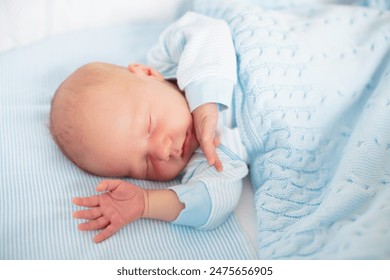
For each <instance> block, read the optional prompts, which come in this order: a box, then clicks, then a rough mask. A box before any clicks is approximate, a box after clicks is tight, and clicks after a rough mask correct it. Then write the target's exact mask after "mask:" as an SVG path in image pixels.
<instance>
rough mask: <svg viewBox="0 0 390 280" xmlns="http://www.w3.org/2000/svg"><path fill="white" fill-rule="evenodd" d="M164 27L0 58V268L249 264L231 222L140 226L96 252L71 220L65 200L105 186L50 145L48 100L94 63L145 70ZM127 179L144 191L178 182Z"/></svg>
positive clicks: (93, 35)
mask: <svg viewBox="0 0 390 280" xmlns="http://www.w3.org/2000/svg"><path fill="white" fill-rule="evenodd" d="M162 27H163V26H162V25H161V24H158V25H157V24H155V25H154V24H143V25H135V26H130V25H122V26H114V27H109V28H97V29H92V30H85V31H82V32H77V33H73V34H69V35H63V36H59V37H55V38H51V39H48V40H45V41H42V42H40V43H37V44H34V45H30V46H27V47H23V48H20V49H17V50H13V51H10V52H6V53H3V54H0V174H1V175H0V259H251V258H255V254H254V252H253V249H252V248H251V245H250V242H249V241H247V239H246V237H245V236H244V233H243V230H242V229H241V227H240V226H239V223H238V221H237V220H236V217H235V216H234V215H231V216H230V217H229V218H228V220H227V221H226V222H225V223H223V224H222V225H221V226H219V227H218V228H216V229H214V230H211V231H199V230H196V229H193V228H192V227H186V226H177V225H173V224H171V223H164V222H160V221H155V220H140V221H137V222H135V223H132V224H130V225H128V226H126V227H125V228H123V229H122V230H121V231H119V232H118V233H117V234H115V235H114V236H113V237H111V238H109V239H108V240H106V241H104V242H103V243H101V244H95V243H94V242H93V241H92V237H93V236H94V235H95V234H96V232H80V231H78V229H77V225H78V223H79V222H80V221H78V220H76V219H74V218H72V212H73V211H75V210H78V209H79V208H78V207H76V206H74V205H73V204H72V203H71V199H72V198H73V197H75V196H90V195H94V194H96V191H95V186H96V185H97V183H98V182H99V181H100V180H102V179H103V178H101V177H96V176H92V175H89V174H87V173H85V172H83V171H81V170H80V169H78V168H77V167H76V166H75V165H74V164H72V163H71V162H70V161H69V160H67V159H66V157H65V156H63V154H62V153H61V152H60V150H59V149H58V147H57V146H56V145H55V143H54V142H53V141H52V139H51V136H50V133H49V129H48V120H49V111H50V102H51V98H52V96H53V94H54V91H55V89H56V88H57V87H58V85H59V84H60V83H61V82H62V81H63V80H64V79H65V78H66V77H67V76H68V75H69V74H70V73H72V72H73V71H74V70H75V69H77V68H78V67H79V66H81V65H83V64H85V63H88V62H91V61H104V62H108V63H114V64H118V65H123V66H125V67H126V66H127V64H128V63H130V62H141V63H145V60H146V52H147V50H148V49H149V48H150V47H151V46H152V45H154V44H155V43H156V42H157V39H158V35H159V34H160V33H161V32H162ZM127 180H129V181H131V182H133V183H136V184H139V185H140V186H142V187H145V188H167V187H169V186H171V185H172V184H177V183H179V182H178V181H174V182H164V183H159V182H147V181H136V180H132V179H127Z"/></svg>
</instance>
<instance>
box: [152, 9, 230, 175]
mask: <svg viewBox="0 0 390 280" xmlns="http://www.w3.org/2000/svg"><path fill="white" fill-rule="evenodd" d="M148 59H149V63H150V64H151V66H152V67H153V68H155V69H156V70H158V71H159V72H161V73H162V75H163V76H164V77H165V78H166V79H171V78H176V79H177V83H178V86H179V88H180V89H181V90H182V91H184V92H185V96H186V99H187V102H188V104H189V107H190V110H191V112H192V114H193V116H194V124H195V131H196V136H197V139H198V141H199V143H200V146H201V149H202V150H203V152H204V153H205V155H206V158H207V160H208V162H209V164H211V165H214V166H215V167H216V168H217V170H218V171H222V164H221V161H220V159H219V158H218V155H217V153H216V150H215V147H216V146H218V144H219V140H218V135H216V127H217V121H218V110H217V104H220V105H222V106H224V107H226V106H228V104H230V102H231V99H232V93H233V87H234V84H235V83H236V80H237V70H236V68H237V66H236V56H235V50H234V46H233V40H232V37H231V32H230V29H229V26H228V25H227V23H226V22H224V21H222V20H218V19H215V18H210V17H206V16H203V15H200V14H196V13H193V12H189V13H186V14H185V15H184V16H183V17H181V18H180V19H179V20H177V21H176V22H175V23H173V24H172V25H170V26H169V27H168V28H167V29H166V30H165V31H164V32H163V34H162V35H161V37H160V41H159V44H157V45H156V46H155V47H154V48H153V49H152V50H151V51H150V52H149V54H148Z"/></svg>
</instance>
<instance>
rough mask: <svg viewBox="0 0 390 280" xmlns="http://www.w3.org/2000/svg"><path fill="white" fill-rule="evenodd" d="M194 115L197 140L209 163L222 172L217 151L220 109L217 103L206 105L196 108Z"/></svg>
mask: <svg viewBox="0 0 390 280" xmlns="http://www.w3.org/2000/svg"><path fill="white" fill-rule="evenodd" d="M192 115H193V116H194V125H195V133H196V138H197V139H198V141H199V144H200V147H201V149H202V151H203V152H204V154H205V156H206V158H207V161H208V163H209V164H210V165H214V167H215V168H216V169H217V170H218V171H222V163H221V161H220V159H219V157H218V155H217V152H216V151H215V148H216V147H218V145H219V138H218V135H217V134H216V129H217V123H218V108H217V105H216V104H215V103H206V104H203V105H201V106H199V107H198V108H196V109H195V110H194V111H193V112H192Z"/></svg>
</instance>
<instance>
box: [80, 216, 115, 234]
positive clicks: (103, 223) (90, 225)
mask: <svg viewBox="0 0 390 280" xmlns="http://www.w3.org/2000/svg"><path fill="white" fill-rule="evenodd" d="M109 224H110V221H107V220H106V219H105V218H104V217H100V218H98V219H96V220H92V221H89V222H86V223H82V224H79V225H78V228H79V230H81V231H86V230H97V229H102V228H105V227H107V226H108V225H109Z"/></svg>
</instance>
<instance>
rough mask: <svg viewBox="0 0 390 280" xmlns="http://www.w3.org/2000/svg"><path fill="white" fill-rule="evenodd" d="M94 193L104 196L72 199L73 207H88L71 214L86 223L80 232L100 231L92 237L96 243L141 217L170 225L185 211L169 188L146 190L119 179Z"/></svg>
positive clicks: (99, 186) (80, 227)
mask: <svg viewBox="0 0 390 280" xmlns="http://www.w3.org/2000/svg"><path fill="white" fill-rule="evenodd" d="M96 190H97V191H98V192H104V193H102V194H99V195H94V196H90V197H83V198H80V197H76V198H74V199H73V203H74V204H76V205H79V206H83V207H89V209H87V210H80V211H76V212H74V213H73V217H75V218H78V219H86V220H89V221H87V222H85V223H82V224H80V225H79V230H99V229H101V230H102V231H101V232H100V233H98V234H97V235H96V236H95V237H94V241H95V242H96V243H99V242H102V241H103V240H105V239H107V238H109V237H110V236H112V235H113V234H115V233H116V232H117V231H119V230H120V229H121V228H122V227H124V226H125V225H127V224H129V223H132V222H134V221H136V220H138V219H140V218H149V219H158V220H162V221H167V222H171V221H173V220H175V219H176V218H177V217H178V215H179V214H180V212H181V211H182V209H183V208H184V204H183V203H181V202H180V201H179V199H178V197H177V195H176V193H175V192H174V191H172V190H169V189H163V190H145V189H143V188H141V187H139V186H136V185H134V184H131V183H129V182H126V181H122V180H104V181H102V182H101V183H100V184H99V185H98V186H97V187H96Z"/></svg>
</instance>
